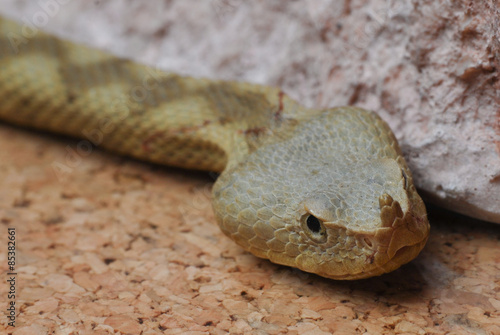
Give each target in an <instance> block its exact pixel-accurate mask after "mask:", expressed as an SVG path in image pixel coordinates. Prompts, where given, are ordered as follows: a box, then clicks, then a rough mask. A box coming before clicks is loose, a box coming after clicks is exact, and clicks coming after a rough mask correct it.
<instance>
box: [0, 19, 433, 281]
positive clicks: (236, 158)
mask: <svg viewBox="0 0 500 335" xmlns="http://www.w3.org/2000/svg"><path fill="white" fill-rule="evenodd" d="M0 32H1V34H0V120H2V121H3V122H8V123H10V124H14V125H17V126H22V127H28V128H32V129H36V130H41V131H47V132H54V133H58V134H62V135H66V136H70V137H75V138H79V139H80V140H81V141H82V142H79V143H87V144H91V145H93V146H95V147H99V148H103V149H105V150H110V151H113V152H115V153H117V154H119V155H125V156H129V157H132V158H136V159H140V160H144V161H149V162H152V163H156V164H163V165H169V166H175V167H181V168H185V169H190V170H193V169H194V170H203V171H213V172H216V173H218V178H217V180H216V181H215V183H214V185H213V187H212V196H211V197H212V207H213V211H214V213H215V218H216V221H217V223H218V225H219V227H220V229H221V230H222V232H223V233H224V234H225V235H227V236H228V237H229V238H231V239H232V240H234V241H235V242H236V243H237V244H238V245H240V246H241V247H243V248H244V249H245V250H247V251H249V252H250V253H252V254H253V255H255V256H257V257H260V258H264V259H268V260H270V261H271V262H273V263H277V264H280V265H285V266H290V267H294V268H298V269H300V270H302V271H305V272H309V273H313V274H317V275H319V276H322V277H326V278H331V279H337V280H353V279H363V278H368V277H372V276H378V275H381V274H384V273H387V272H390V271H393V270H395V269H397V268H399V267H400V266H401V265H403V264H405V263H408V262H410V261H411V260H413V259H414V258H415V257H416V256H417V255H418V254H419V253H420V251H421V250H422V249H423V247H424V246H425V243H426V241H427V239H428V236H429V231H430V226H429V222H428V219H427V212H426V208H425V204H424V202H423V201H422V199H421V197H420V196H419V195H418V193H417V190H416V187H415V185H414V183H413V177H412V174H411V172H410V170H409V168H408V164H407V163H406V161H405V159H404V157H403V155H402V152H401V149H400V147H399V145H398V142H397V140H396V137H395V136H394V134H393V132H392V131H391V129H390V128H389V126H388V125H387V123H386V122H384V121H383V120H382V119H381V118H380V117H379V116H378V115H377V114H376V113H374V112H371V111H367V110H364V109H361V108H359V107H353V106H344V107H336V108H327V109H312V108H306V107H304V106H302V105H300V104H299V103H298V102H296V101H295V100H293V99H292V98H290V97H289V96H288V95H286V94H285V93H284V92H283V91H282V90H281V89H279V88H276V87H271V86H264V85H258V84H251V83H245V82H237V81H222V80H211V79H205V78H191V77H186V76H181V75H178V74H175V73H170V72H165V71H162V70H161V69H157V68H155V67H152V66H147V65H144V64H139V63H137V62H134V61H132V60H129V59H126V58H121V57H117V56H115V55H112V54H110V53H108V52H105V51H101V50H98V49H93V48H90V47H88V46H85V45H80V44H76V43H73V42H71V41H67V40H63V39H61V38H58V37H55V36H52V35H50V34H48V33H45V32H43V31H41V29H39V28H38V27H36V26H34V25H31V26H30V25H27V23H26V22H25V23H24V24H21V23H17V22H15V21H12V20H11V19H7V18H1V19H0Z"/></svg>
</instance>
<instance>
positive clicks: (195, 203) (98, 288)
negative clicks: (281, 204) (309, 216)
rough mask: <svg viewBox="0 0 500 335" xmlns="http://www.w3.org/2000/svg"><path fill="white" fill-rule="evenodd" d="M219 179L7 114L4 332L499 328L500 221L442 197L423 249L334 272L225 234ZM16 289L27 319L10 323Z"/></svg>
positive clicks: (0, 176) (0, 292)
mask: <svg viewBox="0 0 500 335" xmlns="http://www.w3.org/2000/svg"><path fill="white" fill-rule="evenodd" d="M212 183H213V176H210V175H208V174H203V173H197V172H192V171H183V170H177V169H171V168H165V167H159V166H154V165H151V164H147V163H142V162H137V161H133V160H131V159H128V158H123V157H118V156H116V155H113V154H109V153H107V152H103V151H100V150H98V149H95V148H94V149H89V148H86V147H84V146H82V145H81V142H79V141H77V140H71V139H67V138H63V137H57V136H52V135H47V134H43V133H36V132H31V131H27V130H23V129H19V128H15V127H11V126H8V125H4V124H0V227H1V231H0V245H1V246H2V248H1V250H0V269H1V271H2V277H3V278H2V280H1V281H0V296H1V299H0V311H1V312H0V333H3V332H2V331H1V329H3V328H4V327H6V328H5V329H6V330H7V334H15V335H21V334H22V335H24V334H30V335H31V334H161V333H165V334H180V333H182V334H186V333H187V334H209V333H210V334H226V333H233V334H243V333H247V334H281V333H285V332H288V333H289V334H329V333H331V332H334V331H335V334H393V333H396V334H399V333H401V334H442V333H444V332H448V331H451V332H453V334H469V333H476V334H498V333H500V312H499V310H500V290H499V289H498V287H500V239H499V236H500V227H499V226H497V225H494V224H487V223H483V222H480V221H475V220H472V219H468V218H464V217H460V216H457V215H455V214H452V213H449V212H443V211H440V210H438V209H435V208H431V209H430V211H429V219H430V222H431V226H432V230H431V237H430V240H429V242H428V245H427V246H426V248H425V249H424V251H423V252H422V254H421V255H420V256H419V257H418V258H417V259H416V260H415V261H413V262H411V263H410V264H408V265H406V266H404V267H403V268H401V269H400V270H397V271H395V272H393V273H391V274H387V275H384V276H381V277H377V278H372V279H367V280H362V281H355V282H336V281H333V280H328V279H324V278H320V277H317V276H314V275H309V274H306V273H303V272H300V271H298V270H294V269H290V268H286V267H282V266H278V265H275V264H272V263H270V262H268V261H265V260H261V259H258V258H256V257H254V256H252V255H251V254H249V253H247V252H244V251H243V250H242V249H240V248H239V247H238V246H237V245H235V244H234V243H233V242H232V241H231V240H229V239H228V238H226V237H225V236H224V235H223V234H222V233H221V232H220V231H219V228H218V227H217V225H216V223H215V221H214V218H213V214H212V211H211V205H210V187H211V185H212ZM8 228H15V232H16V235H15V236H16V264H15V272H16V273H17V275H16V276H15V285H14V290H15V295H16V297H15V299H13V300H11V299H7V297H8V293H9V290H11V289H12V288H11V287H10V285H8V284H7V279H9V278H10V276H8V275H7V274H6V273H7V271H8V267H7V260H6V256H7V250H6V249H7V248H6V245H7V237H8V233H7V231H8ZM10 301H15V309H16V312H15V314H16V320H15V326H16V327H7V323H8V322H9V319H8V317H7V316H8V314H9V313H8V311H7V308H8V305H7V304H8V303H9V302H10Z"/></svg>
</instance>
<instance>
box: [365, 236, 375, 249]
mask: <svg viewBox="0 0 500 335" xmlns="http://www.w3.org/2000/svg"><path fill="white" fill-rule="evenodd" d="M363 242H364V243H365V244H366V246H368V248H372V247H373V242H372V240H371V239H369V238H368V237H364V238H363Z"/></svg>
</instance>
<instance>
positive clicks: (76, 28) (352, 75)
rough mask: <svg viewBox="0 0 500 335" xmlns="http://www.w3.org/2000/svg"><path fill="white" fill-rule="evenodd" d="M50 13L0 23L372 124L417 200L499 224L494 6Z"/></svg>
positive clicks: (309, 4)
mask: <svg viewBox="0 0 500 335" xmlns="http://www.w3.org/2000/svg"><path fill="white" fill-rule="evenodd" d="M49 2H50V1H49ZM52 2H53V3H57V4H58V5H57V6H52V7H51V8H49V9H47V8H46V7H42V6H41V5H40V4H38V3H35V2H30V1H21V0H4V3H5V4H4V6H3V9H2V11H3V12H4V13H7V14H9V13H10V14H11V16H13V17H17V18H23V17H24V19H25V20H28V21H30V22H34V23H35V24H37V25H38V26H40V28H43V29H48V30H50V31H53V32H56V33H59V34H63V35H64V36H66V37H70V38H71V39H73V40H76V41H83V42H86V43H89V44H92V45H94V46H98V47H104V48H107V49H110V50H112V51H113V52H115V53H118V54H120V55H125V56H128V57H132V58H135V59H137V60H139V61H142V62H146V63H149V64H155V65H157V66H159V67H161V68H164V69H166V70H171V71H175V72H180V73H183V74H188V75H192V76H203V77H211V78H219V79H232V80H243V81H251V82H257V83H261V84H267V85H273V86H280V87H282V88H283V89H284V91H285V92H287V93H288V94H289V95H290V96H292V97H293V98H295V99H296V100H298V101H301V102H302V103H303V104H305V105H307V106H310V107H322V108H326V107H332V106H337V105H346V104H353V105H358V106H361V107H364V108H367V109H371V110H374V111H376V112H377V113H379V114H380V115H381V116H382V117H383V118H384V119H385V120H386V121H387V122H388V123H389V124H390V126H391V128H392V129H393V130H394V132H395V133H396V136H397V137H398V139H399V141H400V144H401V147H402V149H403V152H404V154H405V156H406V157H407V159H408V163H409V164H410V167H411V169H412V171H413V174H414V177H415V181H416V184H417V187H418V188H419V189H420V190H421V191H422V194H423V195H424V197H425V198H427V199H428V200H430V201H432V202H434V203H436V204H438V205H441V206H444V207H447V208H449V209H451V210H454V211H457V212H460V213H463V214H466V215H469V216H473V217H476V218H480V219H483V220H488V221H492V222H497V223H500V93H499V92H500V84H499V81H498V72H499V65H500V40H499V38H498V36H500V31H499V30H500V29H499V27H500V19H499V18H500V9H499V7H498V5H497V4H496V1H494V0H485V1H470V2H436V1H431V0H423V1H422V0H420V1H417V0H401V1H394V2H387V1H383V0H373V1H367V0H364V1H363V0H354V1H348V2H339V1H334V0H309V1H300V2H299V1H293V2H290V1H273V2H252V3H249V2H245V1H242V0H212V1H207V2H195V1H186V0H184V1H181V0H173V1H165V2H151V3H149V2H147V3H146V2H142V3H139V2H137V3H129V2H126V3H125V2H121V1H113V0H110V1H106V2H98V3H97V4H96V2H86V1H72V2H66V1H65V2H61V3H60V4H59V2H57V1H52ZM44 13H45V14H44ZM44 17H45V18H46V20H44Z"/></svg>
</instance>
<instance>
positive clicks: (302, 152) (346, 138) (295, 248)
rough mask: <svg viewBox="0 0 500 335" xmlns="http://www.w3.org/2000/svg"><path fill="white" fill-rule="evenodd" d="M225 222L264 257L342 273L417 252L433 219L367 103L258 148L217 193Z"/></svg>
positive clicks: (222, 180)
mask: <svg viewBox="0 0 500 335" xmlns="http://www.w3.org/2000/svg"><path fill="white" fill-rule="evenodd" d="M213 195H214V201H213V203H214V210H215V213H216V216H217V218H218V222H219V225H220V227H221V229H222V230H223V231H224V233H226V234H227V235H228V236H230V237H231V238H232V239H234V240H235V241H236V242H237V243H238V244H239V245H241V246H243V247H244V248H245V249H246V250H248V251H250V252H252V253H253V254H254V255H256V256H259V257H262V258H267V259H270V260H271V261H272V262H275V263H278V264H283V265H288V266H293V267H297V268H299V269H301V270H304V271H306V272H311V273H315V274H318V275H320V276H323V277H327V278H333V279H361V278H367V277H371V276H376V275H381V274H383V273H386V272H390V271H392V270H395V269H396V268H398V267H400V266H401V265H403V264H405V263H407V262H409V261H411V260H412V259H414V258H415V257H416V256H417V255H418V254H419V252H420V251H421V250H422V248H423V247H424V245H425V243H426V241H427V238H428V234H429V223H428V221H427V214H426V210H425V206H424V204H423V202H422V200H421V198H420V197H419V195H418V194H417V192H416V189H415V186H414V185H413V180H412V176H411V173H410V171H409V169H408V167H407V165H406V162H405V161H404V158H403V157H402V156H401V153H400V150H399V147H398V145H397V142H396V140H395V138H394V135H393V134H392V132H391V131H390V129H389V127H388V126H387V125H386V124H385V123H384V122H383V121H382V120H381V119H380V118H379V117H377V116H376V115H375V114H373V113H370V112H366V111H364V110H361V109H358V108H340V109H335V110H330V111H326V112H324V113H323V114H321V115H320V116H319V117H317V118H315V119H312V120H311V121H309V122H305V123H304V124H301V125H300V126H298V127H297V128H295V129H294V134H293V136H291V137H289V138H287V139H284V140H283V138H281V139H280V141H278V142H277V143H271V144H269V145H266V146H263V147H260V148H258V149H257V150H256V151H255V152H253V153H252V154H251V155H249V156H248V157H247V158H246V159H245V160H244V161H242V162H241V164H237V165H235V166H234V167H233V168H231V169H229V170H228V171H224V173H223V174H222V175H221V176H220V177H219V180H217V182H216V184H215V185H214V190H213Z"/></svg>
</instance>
